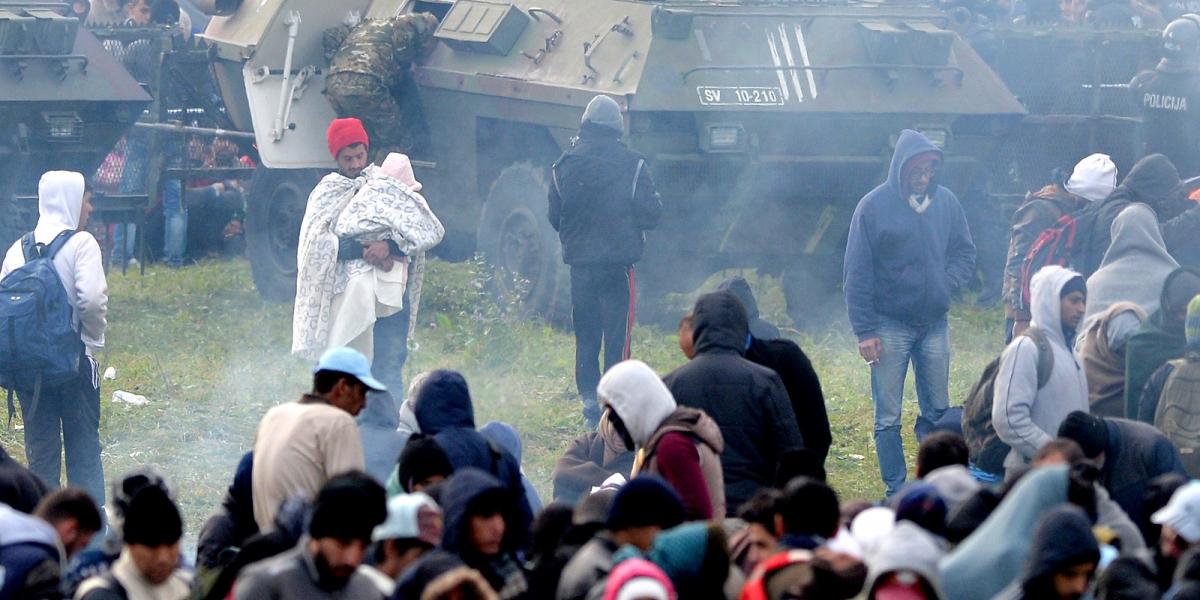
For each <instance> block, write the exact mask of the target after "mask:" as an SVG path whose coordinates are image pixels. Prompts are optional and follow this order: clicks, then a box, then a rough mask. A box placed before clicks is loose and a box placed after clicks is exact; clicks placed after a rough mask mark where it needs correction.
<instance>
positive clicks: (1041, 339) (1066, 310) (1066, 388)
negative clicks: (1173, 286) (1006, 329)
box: [992, 265, 1088, 473]
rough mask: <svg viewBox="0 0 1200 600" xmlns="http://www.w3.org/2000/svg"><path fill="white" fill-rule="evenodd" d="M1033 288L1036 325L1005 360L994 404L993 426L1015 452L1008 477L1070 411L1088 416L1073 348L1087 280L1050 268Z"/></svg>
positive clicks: (1008, 461) (1009, 460)
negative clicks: (1044, 372) (1050, 365)
mask: <svg viewBox="0 0 1200 600" xmlns="http://www.w3.org/2000/svg"><path fill="white" fill-rule="evenodd" d="M1031 288H1032V289H1031V292H1030V298H1031V304H1032V305H1033V306H1032V309H1033V311H1032V312H1033V321H1032V325H1031V326H1030V328H1029V330H1028V331H1026V332H1025V333H1024V334H1023V335H1021V336H1020V337H1018V338H1016V339H1015V340H1014V341H1013V342H1012V343H1011V344H1009V345H1008V348H1005V349H1004V353H1003V354H1001V356H1000V369H999V371H998V372H997V374H996V387H995V391H994V395H993V401H992V425H993V426H994V427H995V428H996V434H997V435H998V436H1000V439H1001V441H1003V442H1004V443H1006V444H1008V445H1009V446H1011V447H1012V450H1011V451H1010V452H1009V453H1008V457H1007V458H1005V459H1004V468H1005V470H1006V471H1007V472H1009V473H1011V472H1012V471H1013V469H1015V468H1018V467H1021V466H1024V465H1027V464H1029V463H1030V461H1032V460H1033V457H1034V455H1036V454H1037V452H1038V450H1040V449H1041V448H1042V446H1044V445H1046V443H1048V442H1049V441H1050V440H1052V439H1054V434H1055V432H1057V431H1058V426H1059V425H1060V424H1061V423H1062V421H1063V419H1065V418H1066V417H1067V415H1068V414H1069V413H1070V412H1071V411H1073V410H1081V411H1084V412H1086V411H1087V410H1088V387H1087V376H1086V375H1085V373H1084V370H1083V367H1082V366H1081V365H1080V364H1079V361H1077V360H1076V358H1075V355H1074V353H1072V352H1071V346H1070V344H1071V340H1073V339H1074V338H1075V328H1076V327H1078V326H1079V321H1080V319H1081V318H1082V317H1083V310H1084V303H1085V301H1086V300H1085V295H1086V293H1087V290H1086V288H1085V286H1084V282H1083V277H1081V276H1080V275H1079V273H1076V272H1074V271H1071V270H1070V269H1065V268H1063V267H1059V266H1056V265H1051V266H1048V267H1043V268H1042V269H1041V270H1040V271H1038V272H1037V273H1036V274H1035V275H1034V276H1033V284H1032V286H1031ZM1045 352H1049V353H1052V354H1051V355H1052V357H1053V358H1052V360H1048V357H1046V356H1043V353H1045ZM1047 363H1050V364H1052V365H1053V367H1052V368H1051V370H1050V372H1049V375H1042V374H1041V373H1039V371H1040V370H1044V369H1045V366H1042V367H1041V369H1039V364H1041V365H1046V364H1047Z"/></svg>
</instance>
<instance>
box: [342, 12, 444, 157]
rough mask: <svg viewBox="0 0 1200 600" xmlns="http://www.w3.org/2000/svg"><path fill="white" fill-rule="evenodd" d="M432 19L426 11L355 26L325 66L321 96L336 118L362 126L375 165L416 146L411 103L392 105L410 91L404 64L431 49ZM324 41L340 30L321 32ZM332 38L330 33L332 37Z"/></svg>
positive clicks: (416, 119) (417, 122)
mask: <svg viewBox="0 0 1200 600" xmlns="http://www.w3.org/2000/svg"><path fill="white" fill-rule="evenodd" d="M437 25H438V21H437V18H436V17H434V16H433V15H431V14H428V13H421V14H415V15H404V16H400V17H393V18H390V19H371V20H368V21H364V22H362V23H361V24H359V25H358V26H357V27H355V28H354V30H353V31H352V32H350V34H349V35H348V36H346V38H345V41H343V42H342V43H341V46H340V47H339V48H338V49H337V52H335V53H334V54H333V58H332V59H331V60H330V64H329V76H328V77H327V78H326V79H325V94H326V96H328V97H329V102H330V103H331V104H332V105H333V110H334V111H336V112H337V114H338V116H339V117H343V118H344V117H355V118H358V119H359V120H361V121H362V122H363V125H364V126H365V127H366V129H367V134H368V136H369V137H370V138H371V141H372V142H374V143H373V144H372V146H373V148H372V150H373V152H374V158H375V159H376V160H375V162H376V163H379V162H381V161H382V160H383V158H384V157H385V156H387V154H388V153H389V152H401V153H404V154H411V153H412V151H413V149H414V148H416V147H419V146H420V145H421V143H420V142H421V139H422V137H423V136H422V126H423V125H422V120H421V118H420V113H419V109H418V107H417V106H416V103H415V102H407V103H405V105H402V104H401V103H399V102H397V101H396V98H397V97H402V96H404V95H406V94H405V92H408V91H409V90H411V88H412V84H411V81H410V78H409V77H408V65H409V64H410V63H413V62H416V61H418V60H420V59H422V58H424V56H425V55H426V54H428V53H429V51H430V50H432V49H433V44H434V39H433V32H434V30H435V29H437ZM326 33H327V35H326V36H325V37H326V42H329V41H333V40H336V38H337V37H338V35H336V33H340V32H336V33H335V32H326ZM331 34H332V35H331Z"/></svg>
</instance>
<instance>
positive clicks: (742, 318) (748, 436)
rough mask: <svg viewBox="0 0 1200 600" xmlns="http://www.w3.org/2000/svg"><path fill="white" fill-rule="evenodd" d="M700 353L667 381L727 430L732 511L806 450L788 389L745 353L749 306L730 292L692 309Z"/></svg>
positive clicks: (725, 466)
mask: <svg viewBox="0 0 1200 600" xmlns="http://www.w3.org/2000/svg"><path fill="white" fill-rule="evenodd" d="M692 315H693V316H692V324H693V327H694V334H693V335H694V339H695V348H696V357H695V358H693V359H692V360H691V361H689V362H688V363H687V364H685V365H683V366H682V367H679V368H678V369H675V370H674V371H672V372H671V373H670V374H669V375H667V376H666V377H665V378H664V381H665V382H666V384H667V387H668V388H669V389H670V390H671V394H672V395H674V396H675V401H676V402H678V403H679V404H680V405H682V406H690V407H693V408H699V409H701V410H703V411H704V412H706V413H708V414H709V416H711V417H712V418H713V419H714V420H715V421H716V422H717V424H718V425H719V426H720V427H721V435H722V436H723V437H724V438H725V451H724V452H723V453H722V454H721V468H722V470H723V471H724V475H725V500H726V506H727V507H728V513H729V515H730V516H732V515H733V514H734V513H735V512H736V511H737V509H738V507H740V506H741V505H742V503H743V502H745V501H746V500H748V499H749V498H750V497H751V496H753V495H754V493H755V492H757V491H758V490H759V489H760V488H762V487H769V486H771V485H772V484H773V483H774V478H775V471H776V467H777V465H778V462H779V459H780V457H781V456H783V454H784V453H785V452H787V451H789V450H797V449H800V448H803V447H804V441H803V438H802V437H801V436H800V429H799V428H798V427H797V426H796V413H795V412H793V411H792V404H791V401H790V400H789V398H788V393H787V389H786V388H784V386H783V382H782V381H781V380H780V378H779V376H778V375H776V374H775V372H774V371H772V370H770V369H768V368H766V367H763V366H760V365H756V364H754V363H752V362H750V361H748V360H746V359H745V358H743V356H742V354H743V353H744V352H745V348H746V344H747V341H748V337H749V329H748V325H747V320H746V311H745V310H744V309H743V308H742V305H741V303H740V302H739V301H738V299H737V297H735V296H734V295H733V294H731V293H729V292H714V293H711V294H705V295H704V296H701V297H700V299H699V300H698V301H697V302H696V307H695V309H694V310H693V313H692Z"/></svg>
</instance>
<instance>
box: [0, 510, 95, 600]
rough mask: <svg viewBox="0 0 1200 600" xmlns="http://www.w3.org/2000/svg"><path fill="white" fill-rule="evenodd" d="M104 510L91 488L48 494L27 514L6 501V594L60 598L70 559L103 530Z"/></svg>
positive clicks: (1, 586) (0, 561)
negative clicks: (89, 493) (92, 495)
mask: <svg viewBox="0 0 1200 600" xmlns="http://www.w3.org/2000/svg"><path fill="white" fill-rule="evenodd" d="M101 526H102V524H101V521H100V511H99V510H97V508H96V503H95V502H92V498H91V496H88V494H87V492H84V491H83V490H79V489H73V488H67V489H62V490H58V491H55V492H53V493H51V494H50V495H48V496H46V498H45V499H44V500H42V502H41V503H40V504H38V506H37V507H36V508H35V510H34V511H33V515H27V514H25V513H23V512H20V511H18V510H16V509H14V508H12V507H9V506H7V505H0V569H2V570H3V573H4V578H3V580H0V598H59V597H61V591H60V586H61V581H62V572H63V569H64V568H65V567H66V564H65V563H66V561H68V560H70V559H71V558H72V557H74V556H75V555H76V554H78V553H79V551H80V550H83V548H84V547H86V546H87V545H88V544H89V543H91V541H92V536H94V535H95V534H96V532H97V531H99V530H100V528H101Z"/></svg>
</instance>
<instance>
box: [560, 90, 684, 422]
mask: <svg viewBox="0 0 1200 600" xmlns="http://www.w3.org/2000/svg"><path fill="white" fill-rule="evenodd" d="M624 130H625V121H624V119H623V118H622V116H621V107H620V106H618V105H617V103H616V102H615V101H614V100H613V99H612V98H609V97H608V96H596V97H595V98H593V99H592V101H591V102H589V103H588V105H587V109H586V110H585V111H584V113H583V123H582V124H581V125H580V127H579V138H578V141H577V142H576V143H575V144H574V146H573V147H572V148H571V149H569V150H567V152H566V153H565V154H563V155H562V157H561V158H559V159H558V162H556V163H554V166H553V167H552V168H551V176H552V177H551V185H550V191H549V202H550V210H549V217H550V225H552V226H553V227H554V230H555V231H557V232H558V237H559V240H560V241H561V242H562V255H563V262H565V263H567V264H568V265H570V267H571V318H572V320H573V321H574V325H575V385H576V387H577V388H578V390H579V395H580V396H581V397H582V398H583V415H584V417H585V418H586V419H587V420H588V423H589V424H590V425H592V426H595V425H596V423H597V422H598V421H599V419H600V408H599V406H598V405H597V404H596V385H597V384H598V383H599V382H600V368H599V365H598V359H599V355H600V348H601V345H602V344H603V347H604V368H605V369H606V370H607V369H608V368H609V367H612V366H613V365H614V364H616V363H617V362H619V361H620V360H621V359H622V358H623V356H624V355H625V353H626V347H627V346H626V345H627V343H628V339H627V336H628V318H629V274H630V269H631V267H632V265H633V263H635V262H637V261H638V260H641V258H642V247H643V245H644V235H643V232H645V231H646V230H648V229H653V228H654V227H656V226H657V225H658V219H659V217H660V216H661V215H662V204H661V203H660V202H659V199H658V192H657V191H655V189H654V182H653V181H652V180H651V179H650V171H649V170H648V169H647V168H646V160H645V158H643V157H642V155H640V154H638V153H637V152H634V151H633V150H630V149H629V148H627V147H625V145H624V144H622V143H621V135H622V133H623V132H624Z"/></svg>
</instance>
